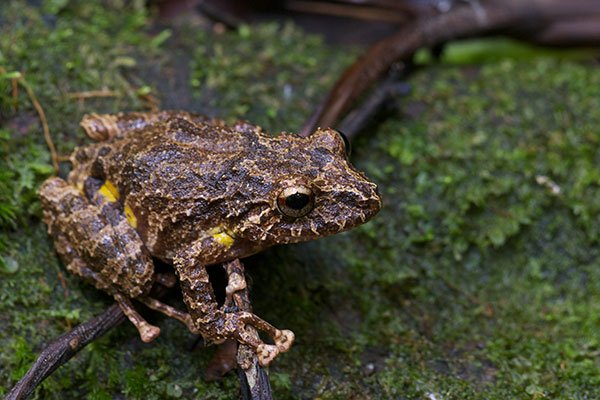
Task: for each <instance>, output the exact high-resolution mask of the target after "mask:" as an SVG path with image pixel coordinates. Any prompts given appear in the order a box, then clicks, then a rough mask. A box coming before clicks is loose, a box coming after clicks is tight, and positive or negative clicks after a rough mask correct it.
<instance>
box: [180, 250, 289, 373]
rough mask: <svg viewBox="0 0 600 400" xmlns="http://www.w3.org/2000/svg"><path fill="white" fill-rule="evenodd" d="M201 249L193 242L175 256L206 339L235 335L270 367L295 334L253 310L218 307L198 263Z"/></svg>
mask: <svg viewBox="0 0 600 400" xmlns="http://www.w3.org/2000/svg"><path fill="white" fill-rule="evenodd" d="M199 251H201V250H200V246H199V245H198V246H195V245H192V246H191V248H190V249H189V250H187V251H184V252H182V254H178V255H177V256H176V257H175V259H174V264H175V270H176V271H177V274H178V275H179V281H180V283H181V290H182V292H183V300H184V301H185V303H186V305H187V307H188V309H189V312H190V315H191V316H192V319H193V321H194V323H195V324H196V327H197V328H198V329H199V330H200V332H201V333H202V336H203V337H204V339H205V340H206V341H207V342H217V343H218V342H222V341H224V340H225V339H229V338H233V339H236V340H237V341H238V342H240V343H244V344H247V345H248V346H250V347H252V348H253V349H254V350H255V351H256V353H257V356H258V360H259V362H260V364H261V365H262V366H268V365H269V364H270V363H271V361H273V359H274V358H275V357H276V356H277V355H278V354H279V353H283V352H286V351H288V350H289V348H290V346H291V345H292V342H293V341H294V333H293V332H292V331H289V330H279V329H277V328H275V327H274V326H273V325H271V324H269V323H268V322H266V321H264V320H262V319H261V318H259V317H257V316H256V315H254V314H252V313H250V312H246V311H236V312H227V311H226V310H225V308H226V307H225V306H224V307H222V308H219V307H218V305H217V302H216V301H215V297H214V293H213V288H212V285H211V283H210V280H209V276H208V273H207V271H206V268H205V266H204V265H202V264H201V263H199V262H197V259H198V258H199V257H198V254H199V253H198V252H199ZM234 280H238V278H237V277H236V278H235V279H234ZM230 283H231V280H230ZM235 286H238V285H235ZM246 325H252V326H253V327H255V328H256V329H259V330H262V331H264V332H266V333H267V334H268V335H269V336H271V338H272V339H273V341H274V342H275V344H274V345H269V344H266V343H264V342H262V341H261V340H260V338H258V337H256V336H254V335H252V334H251V333H250V332H248V331H247V330H246Z"/></svg>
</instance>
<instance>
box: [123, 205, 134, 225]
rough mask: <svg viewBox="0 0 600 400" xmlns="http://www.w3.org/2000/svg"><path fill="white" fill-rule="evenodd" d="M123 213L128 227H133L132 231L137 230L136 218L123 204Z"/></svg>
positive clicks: (129, 208)
mask: <svg viewBox="0 0 600 400" xmlns="http://www.w3.org/2000/svg"><path fill="white" fill-rule="evenodd" d="M124 211H125V217H127V221H129V225H131V226H133V229H135V228H137V218H136V217H135V215H134V214H133V211H131V207H129V206H128V205H127V204H125V208H124Z"/></svg>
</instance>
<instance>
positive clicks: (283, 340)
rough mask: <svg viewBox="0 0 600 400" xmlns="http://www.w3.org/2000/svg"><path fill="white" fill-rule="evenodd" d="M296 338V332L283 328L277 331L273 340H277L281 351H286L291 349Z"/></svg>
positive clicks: (276, 343)
mask: <svg viewBox="0 0 600 400" xmlns="http://www.w3.org/2000/svg"><path fill="white" fill-rule="evenodd" d="M295 338H296V335H294V332H292V331H290V330H289V329H283V330H281V331H280V330H277V331H276V332H275V335H274V337H273V340H274V341H275V346H277V349H278V350H279V352H280V353H285V352H286V351H288V350H289V349H290V347H291V346H292V343H294V339H295Z"/></svg>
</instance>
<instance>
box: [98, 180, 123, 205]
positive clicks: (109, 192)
mask: <svg viewBox="0 0 600 400" xmlns="http://www.w3.org/2000/svg"><path fill="white" fill-rule="evenodd" d="M100 193H101V194H102V195H103V196H104V197H106V198H107V199H108V201H117V200H119V191H118V190H117V188H116V187H115V186H114V185H113V184H112V183H110V181H105V182H104V185H102V187H101V188H100Z"/></svg>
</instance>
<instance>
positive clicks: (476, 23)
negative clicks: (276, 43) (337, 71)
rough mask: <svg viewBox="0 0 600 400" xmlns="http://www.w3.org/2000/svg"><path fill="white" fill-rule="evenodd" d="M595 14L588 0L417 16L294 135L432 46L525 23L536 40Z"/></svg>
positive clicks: (596, 7)
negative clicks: (396, 64)
mask: <svg viewBox="0 0 600 400" xmlns="http://www.w3.org/2000/svg"><path fill="white" fill-rule="evenodd" d="M598 13H600V2H598V1H594V0H573V1H569V2H563V1H562V0H529V1H527V0H491V1H486V2H484V1H482V2H481V3H479V2H471V3H469V4H462V5H459V6H456V7H455V8H453V9H451V10H450V11H449V12H447V13H444V14H438V15H428V16H426V17H422V18H419V19H417V20H416V21H415V22H413V23H411V24H407V25H405V26H404V27H402V28H401V29H400V30H399V31H398V32H396V33H395V34H393V35H391V36H389V37H387V38H385V39H383V40H381V41H380V42H378V43H376V44H375V45H374V46H372V47H371V48H370V49H369V50H368V51H367V52H366V54H365V55H364V56H363V57H361V58H360V59H359V60H357V61H356V62H355V63H354V64H353V65H352V66H350V68H348V69H347V70H346V72H345V73H344V74H343V75H342V77H341V78H340V79H339V80H338V82H337V83H336V84H335V86H334V87H333V89H332V90H331V91H330V92H329V94H328V96H327V98H326V99H325V101H324V102H323V103H321V105H319V107H318V108H317V110H316V111H315V113H314V114H313V115H312V116H311V117H310V118H309V119H308V121H307V122H306V123H305V125H304V127H303V128H302V129H301V131H300V132H299V134H300V135H301V136H308V135H310V133H311V132H312V131H313V130H315V129H316V128H317V127H318V126H321V127H326V126H333V125H334V124H335V123H336V122H337V121H338V119H339V118H340V117H341V115H342V114H343V113H344V112H346V111H347V110H348V109H349V107H350V105H351V104H352V102H353V101H354V100H355V99H356V98H357V96H358V95H359V94H360V93H362V92H363V91H364V90H365V89H366V88H367V87H368V86H370V85H371V84H372V83H373V82H374V81H375V80H376V79H378V78H379V77H380V76H381V75H383V74H384V73H385V71H387V70H388V68H389V67H390V66H391V65H392V64H393V63H394V62H396V61H401V60H409V59H410V57H411V56H412V54H413V53H414V52H415V51H416V50H418V49H420V48H428V47H434V46H436V45H440V44H443V43H446V42H448V41H450V40H454V39H459V38H467V37H477V36H485V35H489V34H495V33H503V32H504V33H509V34H510V33H513V34H514V30H515V29H516V27H519V26H527V25H531V26H533V28H531V29H530V30H528V33H527V35H526V36H527V37H530V38H532V39H536V37H535V34H536V33H540V32H543V31H544V30H546V29H548V28H549V27H551V26H552V25H553V24H554V23H556V22H557V21H567V20H573V19H576V18H581V17H582V16H594V15H596V16H597V15H598ZM555 26H558V25H555ZM511 29H512V30H513V32H511ZM577 32H579V31H577ZM573 36H575V34H574V33H573Z"/></svg>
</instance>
